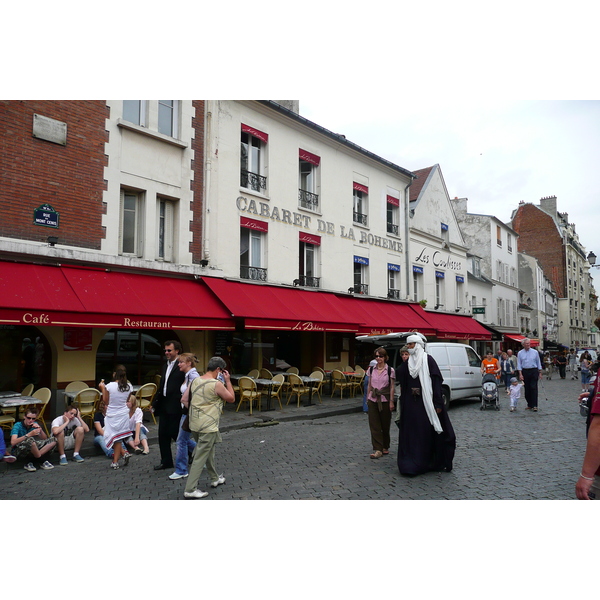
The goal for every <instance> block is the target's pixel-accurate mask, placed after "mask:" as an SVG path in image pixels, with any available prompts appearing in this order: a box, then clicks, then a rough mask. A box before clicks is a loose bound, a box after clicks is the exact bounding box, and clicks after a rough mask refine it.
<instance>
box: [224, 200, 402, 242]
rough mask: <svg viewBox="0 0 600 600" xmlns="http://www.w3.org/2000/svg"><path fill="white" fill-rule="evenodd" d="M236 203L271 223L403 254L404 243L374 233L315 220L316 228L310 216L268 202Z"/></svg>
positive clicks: (240, 209) (244, 201) (244, 210)
mask: <svg viewBox="0 0 600 600" xmlns="http://www.w3.org/2000/svg"><path fill="white" fill-rule="evenodd" d="M235 202H236V206H237V208H238V210H239V211H240V212H243V213H247V214H251V215H254V216H255V217H258V218H263V219H269V220H270V221H274V222H278V223H283V224H286V225H293V226H296V227H300V228H301V229H307V230H309V231H313V232H315V233H317V234H324V235H330V236H336V235H338V234H339V236H340V238H343V239H347V240H350V241H352V242H357V241H358V242H360V243H361V244H368V245H370V246H376V247H380V248H386V249H387V250H392V251H393V252H398V253H401V252H402V242H400V241H399V240H394V239H390V238H387V237H381V236H379V235H373V234H372V233H368V232H366V231H358V232H357V233H358V235H357V233H355V231H354V228H353V227H346V226H345V225H338V226H336V225H335V223H332V222H330V221H324V220H323V219H314V221H315V222H316V227H315V224H314V223H313V218H312V217H311V216H310V215H305V214H302V213H297V212H294V211H291V210H287V209H286V208H279V207H278V206H271V205H269V204H267V203H266V202H256V200H253V199H251V198H246V197H245V196H239V197H238V198H237V200H236V201H235Z"/></svg>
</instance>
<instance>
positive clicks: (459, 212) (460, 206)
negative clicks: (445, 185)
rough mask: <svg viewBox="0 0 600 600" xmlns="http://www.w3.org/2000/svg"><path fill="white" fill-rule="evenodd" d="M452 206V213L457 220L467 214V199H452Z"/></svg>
mask: <svg viewBox="0 0 600 600" xmlns="http://www.w3.org/2000/svg"><path fill="white" fill-rule="evenodd" d="M451 202H452V206H453V207H454V212H455V213H456V216H457V218H460V217H461V216H463V215H466V214H467V203H468V202H469V199H468V198H456V197H454V198H453V199H452V200H451Z"/></svg>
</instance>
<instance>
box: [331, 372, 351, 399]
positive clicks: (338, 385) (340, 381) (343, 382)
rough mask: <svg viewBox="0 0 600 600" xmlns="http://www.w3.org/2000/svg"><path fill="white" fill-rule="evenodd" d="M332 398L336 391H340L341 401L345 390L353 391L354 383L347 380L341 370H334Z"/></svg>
mask: <svg viewBox="0 0 600 600" xmlns="http://www.w3.org/2000/svg"><path fill="white" fill-rule="evenodd" d="M331 383H332V386H331V396H332V397H333V394H335V390H340V399H341V398H343V396H344V390H350V391H352V387H353V383H352V382H351V381H348V380H347V379H346V376H345V375H344V374H343V373H342V372H341V371H340V370H339V369H334V370H333V371H332V372H331Z"/></svg>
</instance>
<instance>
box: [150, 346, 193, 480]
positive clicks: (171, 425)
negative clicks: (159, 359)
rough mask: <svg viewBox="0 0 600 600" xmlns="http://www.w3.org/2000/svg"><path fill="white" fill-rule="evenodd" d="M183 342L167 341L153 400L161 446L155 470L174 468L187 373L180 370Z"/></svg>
mask: <svg viewBox="0 0 600 600" xmlns="http://www.w3.org/2000/svg"><path fill="white" fill-rule="evenodd" d="M181 350H182V348H181V344H180V343H179V342H178V341H176V340H175V341H168V342H165V355H166V357H167V363H166V364H165V366H164V368H163V371H162V377H161V380H160V384H159V386H158V390H157V392H156V397H155V399H154V402H153V408H154V414H155V415H156V416H158V418H159V421H158V447H159V448H160V464H158V465H156V466H155V467H154V470H156V471H158V470H160V469H172V468H173V454H172V453H171V441H175V440H177V435H178V434H179V422H180V421H181V414H182V413H181V386H182V384H183V382H184V379H185V373H183V371H180V370H179V364H178V362H179V354H180V352H181Z"/></svg>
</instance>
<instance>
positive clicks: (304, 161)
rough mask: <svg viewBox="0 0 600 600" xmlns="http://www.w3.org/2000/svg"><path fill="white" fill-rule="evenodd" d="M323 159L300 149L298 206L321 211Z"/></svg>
mask: <svg viewBox="0 0 600 600" xmlns="http://www.w3.org/2000/svg"><path fill="white" fill-rule="evenodd" d="M320 162H321V158H320V157H319V156H317V155H316V154H312V153H311V152H308V151H307V150H302V149H300V157H299V171H298V205H299V206H300V207H301V208H306V209H308V210H314V211H318V210H319V195H318V192H317V190H318V181H317V177H318V171H319V164H320Z"/></svg>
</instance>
